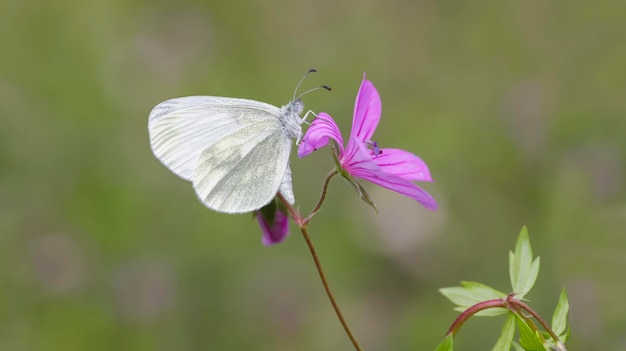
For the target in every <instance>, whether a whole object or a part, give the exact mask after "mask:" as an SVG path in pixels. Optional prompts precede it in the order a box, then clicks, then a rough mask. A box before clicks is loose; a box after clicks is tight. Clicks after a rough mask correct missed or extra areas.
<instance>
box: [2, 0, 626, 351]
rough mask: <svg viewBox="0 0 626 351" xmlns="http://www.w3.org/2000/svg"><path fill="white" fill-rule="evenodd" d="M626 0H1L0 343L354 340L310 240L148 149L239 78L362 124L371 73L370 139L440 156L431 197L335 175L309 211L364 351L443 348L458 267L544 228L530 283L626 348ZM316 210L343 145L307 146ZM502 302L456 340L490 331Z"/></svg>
mask: <svg viewBox="0 0 626 351" xmlns="http://www.w3.org/2000/svg"><path fill="white" fill-rule="evenodd" d="M625 13H626V3H625V2H623V1H596V2H591V1H568V2H565V1H563V2H560V1H539V0H530V1H476V2H469V1H451V0H444V1H316V2H309V1H301V0H295V1H276V2H274V3H273V4H271V5H270V4H269V3H268V4H263V3H261V2H245V1H243V2H236V1H232V2H230V3H228V2H225V1H222V2H215V1H201V0H183V1H176V2H175V1H141V0H140V1H132V2H131V1H119V0H113V1H105V0H87V1H76V0H59V1H17V0H8V1H7V0H4V1H2V3H1V4H0V35H1V38H0V39H1V43H2V46H1V49H0V50H1V52H2V54H1V55H0V116H1V118H2V120H1V121H2V125H1V126H0V265H1V266H0V267H1V268H0V350H64V351H71V350H350V349H351V346H350V344H349V343H348V340H347V338H346V336H345V335H344V333H343V332H342V329H341V327H340V326H339V323H338V322H337V320H336V318H335V316H334V314H333V311H332V308H331V306H330V305H329V303H328V302H327V300H326V297H325V295H324V292H323V289H322V286H321V285H320V283H319V280H318V277H317V275H316V273H315V270H314V266H313V263H312V261H311V259H310V255H309V253H308V251H307V248H306V246H305V244H304V241H303V240H302V238H301V237H300V236H299V234H298V232H297V231H296V228H295V227H293V226H292V232H293V233H292V235H291V237H289V238H288V240H287V241H286V242H284V243H283V244H281V245H278V246H275V247H269V248H266V247H263V246H262V245H261V243H260V230H259V228H258V227H257V224H256V223H255V222H254V221H253V220H251V218H250V216H249V215H225V214H218V213H214V212H212V211H209V210H207V209H205V208H204V207H203V206H202V205H201V204H200V203H199V201H198V200H197V199H196V197H195V195H194V192H193V190H192V188H191V185H190V184H189V183H187V182H185V181H183V180H181V179H179V178H177V177H176V176H175V175H174V174H172V173H171V172H170V171H169V170H167V169H166V168H165V167H164V166H162V165H161V164H160V163H159V162H158V161H157V160H156V159H155V158H154V157H153V155H152V153H151V151H150V147H149V143H148V135H147V117H148V113H149V112H150V109H151V108H152V107H153V106H154V105H156V104H157V103H158V102H160V101H163V100H165V99H168V98H172V97H178V96H185V95H222V96H233V97H244V98H251V99H256V100H260V101H265V102H269V103H272V104H275V105H282V104H284V103H286V102H287V101H288V100H289V99H290V97H291V95H292V93H293V89H294V87H295V85H296V83H297V81H298V79H299V78H300V77H301V76H302V74H303V73H304V72H305V71H306V70H307V69H308V68H310V67H315V68H317V69H318V71H319V72H318V73H316V74H314V75H312V76H311V77H310V78H309V79H308V80H307V81H306V82H305V84H304V88H307V87H313V86H316V85H321V84H327V85H330V86H332V87H333V92H331V93H327V92H323V91H320V92H315V93H312V94H309V95H307V96H306V97H305V99H304V101H305V104H306V105H307V107H308V108H311V109H313V110H315V111H318V112H319V111H326V112H329V113H330V114H332V115H333V116H334V117H335V119H336V120H337V121H338V123H339V125H340V127H342V128H343V132H344V135H345V134H347V133H348V130H349V127H350V125H351V118H352V107H353V104H354V97H355V94H356V91H357V89H358V86H359V84H360V81H361V77H362V74H363V72H364V71H366V72H367V77H368V78H369V79H370V80H372V81H373V82H374V83H375V84H376V86H377V88H378V90H379V92H380V94H381V96H382V101H383V117H382V120H381V123H380V125H379V129H378V131H377V133H376V135H375V139H376V140H377V141H378V142H379V144H380V145H382V146H383V147H399V148H404V149H408V150H411V151H413V152H415V153H416V154H418V155H420V156H421V157H422V158H424V159H425V160H426V161H427V163H428V165H429V166H430V169H431V172H432V174H433V177H434V178H435V180H436V182H435V183H433V184H424V188H425V189H427V190H428V191H429V192H431V193H432V194H433V195H434V196H435V197H436V198H437V199H438V201H439V203H440V206H441V208H440V210H439V211H437V212H434V213H433V212H429V211H427V210H425V209H423V208H422V207H421V206H419V205H418V204H416V203H414V202H412V201H411V200H408V199H406V198H404V197H402V196H400V195H397V194H395V193H392V192H390V191H387V190H383V189H377V188H375V187H373V186H368V187H367V188H368V189H369V190H370V195H371V196H372V197H373V198H374V200H375V201H376V203H377V204H378V206H379V208H380V214H375V213H374V212H373V211H372V210H371V209H370V208H368V207H367V206H366V205H364V204H363V203H361V202H360V201H359V199H358V198H357V196H356V195H355V194H354V193H353V192H352V191H351V189H350V188H349V187H348V186H347V184H345V182H343V181H341V180H339V179H337V180H335V181H334V182H333V183H332V184H331V187H330V193H329V197H328V200H327V202H326V204H325V206H324V208H323V211H322V212H321V213H320V214H319V215H318V216H317V217H316V218H315V220H314V221H313V223H312V225H311V232H312V235H313V237H314V240H315V242H316V244H317V247H318V250H319V252H320V255H321V258H322V260H323V264H324V266H325V268H326V270H327V274H328V276H329V279H330V281H331V284H332V286H333V287H334V290H335V293H336V297H337V299H338V300H339V302H340V303H341V305H342V306H343V309H344V311H345V314H346V316H347V318H348V320H349V321H350V322H351V324H352V327H353V329H354V332H355V333H356V335H357V336H358V337H359V339H360V341H361V343H362V344H363V345H364V347H365V349H366V350H433V349H434V348H435V346H436V345H437V344H438V343H439V342H440V341H441V340H442V337H443V334H444V333H445V331H446V330H447V328H448V327H449V325H450V323H452V321H453V319H454V318H455V316H456V314H455V313H454V312H453V311H452V307H453V306H452V304H451V303H449V302H448V301H446V300H445V299H444V297H443V296H441V295H440V294H439V293H438V291H437V289H438V288H440V287H445V286H453V285H457V284H458V282H459V281H460V280H474V281H481V282H484V283H487V284H490V285H492V286H494V287H496V288H498V289H500V290H503V291H508V290H509V289H510V288H509V286H510V285H509V281H508V267H507V260H508V256H507V250H509V249H511V248H512V247H513V245H514V242H515V238H516V236H517V234H518V232H519V230H520V228H521V227H522V225H524V224H526V225H528V228H529V231H530V235H531V241H532V243H533V245H534V249H535V254H537V255H539V256H541V264H542V269H541V271H540V276H539V280H538V282H537V285H536V287H535V289H534V290H533V291H532V292H531V293H530V294H529V295H528V296H527V297H528V298H529V299H531V301H530V304H531V305H532V306H534V307H536V308H537V310H538V311H539V312H540V313H542V314H543V315H545V317H546V318H550V317H551V314H552V310H553V308H554V306H555V304H556V301H557V298H558V295H559V292H560V290H561V289H562V288H563V287H567V289H568V292H569V294H570V300H571V301H570V302H571V318H570V320H571V326H572V338H571V341H570V343H569V344H568V345H569V348H570V349H571V350H600V349H601V350H624V349H626V304H624V302H623V296H624V295H625V294H626V280H625V279H624V273H623V272H624V269H625V268H626V253H625V252H624V251H625V248H626V237H625V234H626V231H625V229H624V228H626V202H625V201H624V198H625V189H624V186H625V184H624V183H625V182H624V179H625V164H626V42H625V41H624V34H626V21H624V14H625ZM292 166H293V176H294V187H295V189H294V190H295V192H296V198H297V200H298V203H299V204H300V205H301V206H302V209H303V211H306V210H307V209H310V208H311V206H312V205H313V204H314V202H315V200H316V199H317V195H318V193H319V191H320V185H321V182H322V179H323V177H324V176H325V174H326V173H327V172H328V170H330V168H331V167H332V161H331V159H330V157H329V153H328V152H327V150H323V151H318V152H317V153H316V154H314V155H313V156H310V157H308V158H306V159H302V160H300V159H297V157H295V155H292ZM503 320H504V319H503V318H501V319H476V320H471V321H470V322H469V324H468V325H467V326H466V327H465V328H463V329H462V330H461V332H460V334H459V335H458V341H457V349H458V350H488V349H490V348H491V346H492V345H493V343H494V342H495V340H496V337H497V334H498V333H499V326H500V324H501V323H502V322H503Z"/></svg>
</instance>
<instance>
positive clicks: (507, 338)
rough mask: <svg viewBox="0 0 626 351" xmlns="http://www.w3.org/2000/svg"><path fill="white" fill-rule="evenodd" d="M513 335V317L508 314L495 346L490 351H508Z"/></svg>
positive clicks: (511, 314)
mask: <svg viewBox="0 0 626 351" xmlns="http://www.w3.org/2000/svg"><path fill="white" fill-rule="evenodd" d="M514 335H515V316H514V315H513V313H509V316H508V317H507V318H506V322H504V326H503V327H502V332H501V333H500V337H499V338H498V341H496V344H495V345H494V347H493V349H491V351H510V350H511V343H512V342H513V336H514Z"/></svg>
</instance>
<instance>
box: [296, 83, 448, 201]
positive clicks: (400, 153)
mask: <svg viewBox="0 0 626 351" xmlns="http://www.w3.org/2000/svg"><path fill="white" fill-rule="evenodd" d="M380 113H381V101H380V96H379V95H378V92H377V91H376V88H375V87H374V84H372V82H370V81H369V80H366V79H365V75H363V82H362V83H361V87H360V89H359V92H358V94H357V96H356V102H355V105H354V119H353V121H352V131H351V132H350V139H349V140H348V145H347V146H346V147H345V148H344V146H343V138H342V136H341V132H340V130H339V127H337V123H335V121H334V120H333V118H332V117H330V116H329V115H328V114H327V113H324V112H321V113H320V114H318V115H317V118H316V119H315V120H314V121H313V123H312V124H311V126H310V127H309V129H308V130H307V132H306V134H305V135H304V138H303V139H302V143H301V144H300V147H299V148H298V157H304V156H306V155H308V154H310V153H311V152H313V151H315V150H317V149H319V148H321V147H324V146H326V145H327V144H328V142H329V138H331V139H333V140H335V141H336V142H337V150H338V154H337V155H336V157H337V161H338V164H339V167H340V172H341V174H342V175H343V176H344V177H346V178H347V179H348V180H349V181H351V182H353V180H352V179H350V176H352V177H357V178H362V179H365V180H367V181H370V182H372V183H374V184H377V185H380V186H382V187H384V188H387V189H390V190H393V191H395V192H398V193H400V194H402V195H405V196H408V197H410V198H412V199H415V200H416V201H418V202H419V203H421V204H422V205H423V206H424V207H426V208H427V209H429V210H433V211H434V210H436V209H437V202H436V201H435V199H434V198H433V197H432V196H431V195H430V194H428V193H427V192H426V191H424V190H423V189H422V188H420V187H418V186H417V185H415V184H414V183H413V182H412V181H416V180H417V181H424V182H432V178H431V177H430V172H429V171H428V166H426V163H425V162H424V161H422V159H420V158H419V157H417V156H415V155H413V154H412V153H410V152H408V151H404V150H400V149H386V148H379V147H378V144H377V143H376V142H375V141H372V140H371V138H372V135H373V134H374V131H375V130H376V127H377V126H378V121H379V120H380ZM352 184H353V185H354V187H355V189H356V190H357V191H358V192H359V193H361V191H362V188H361V187H360V185H358V183H356V184H354V183H352ZM361 196H362V197H363V198H364V199H365V200H366V201H367V202H370V200H369V197H367V196H366V195H364V194H363V193H361ZM370 204H372V203H371V202H370Z"/></svg>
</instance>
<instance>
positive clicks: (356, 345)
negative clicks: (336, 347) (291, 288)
mask: <svg viewBox="0 0 626 351" xmlns="http://www.w3.org/2000/svg"><path fill="white" fill-rule="evenodd" d="M327 178H328V177H327ZM309 218H310V216H309ZM300 231H301V232H302V236H303V237H304V240H305V241H306V245H307V246H308V247H309V251H311V256H313V261H314V262H315V268H317V273H318V274H319V276H320V279H321V280H322V285H324V290H326V295H327V296H328V299H329V300H330V303H331V304H332V305H333V309H334V310H335V314H336V315H337V318H339V322H341V325H342V326H343V329H344V330H345V331H346V334H348V338H350V341H351V342H352V345H353V346H354V349H355V350H357V351H363V349H362V348H361V345H359V342H358V341H357V340H356V338H355V337H354V335H353V334H352V330H350V327H349V326H348V323H347V322H346V319H345V318H344V317H343V313H341V309H340V308H339V305H338V304H337V301H336V300H335V297H334V296H333V293H332V291H331V290H330V286H329V285H328V281H327V280H326V275H325V274H324V270H323V269H322V264H321V263H320V259H319V257H318V256H317V250H315V246H313V241H312V240H311V237H310V236H309V232H308V230H307V227H306V225H304V226H302V227H300Z"/></svg>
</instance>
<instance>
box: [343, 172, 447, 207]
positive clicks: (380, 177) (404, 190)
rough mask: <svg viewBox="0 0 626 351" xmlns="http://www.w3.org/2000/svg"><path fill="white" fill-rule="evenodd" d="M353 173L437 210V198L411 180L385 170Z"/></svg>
mask: <svg viewBox="0 0 626 351" xmlns="http://www.w3.org/2000/svg"><path fill="white" fill-rule="evenodd" d="M353 175H354V176H355V177H359V178H363V179H365V180H367V181H369V182H372V183H374V184H376V185H379V186H382V187H383V188H387V189H389V190H393V191H395V192H397V193H400V194H402V195H405V196H408V197H410V198H412V199H414V200H416V201H417V202H419V203H420V204H422V205H423V206H424V207H426V208H427V209H429V210H431V211H435V210H436V209H437V201H435V199H434V198H433V197H432V196H431V195H430V194H429V193H427V192H426V190H424V189H422V188H420V187H419V186H417V185H415V184H413V183H411V182H410V181H409V180H406V179H404V178H400V177H397V176H393V175H390V174H386V173H384V172H371V171H369V170H365V171H364V172H357V173H353Z"/></svg>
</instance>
